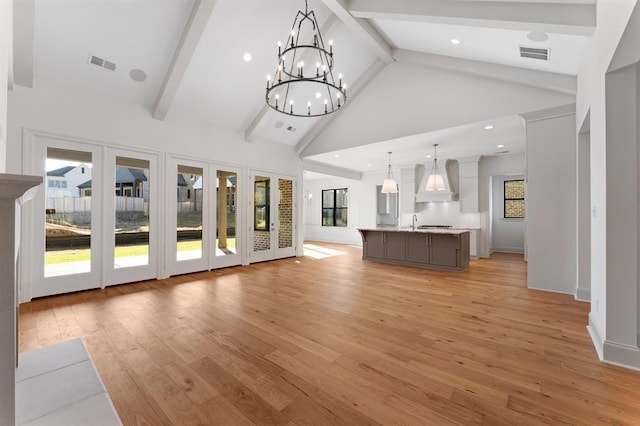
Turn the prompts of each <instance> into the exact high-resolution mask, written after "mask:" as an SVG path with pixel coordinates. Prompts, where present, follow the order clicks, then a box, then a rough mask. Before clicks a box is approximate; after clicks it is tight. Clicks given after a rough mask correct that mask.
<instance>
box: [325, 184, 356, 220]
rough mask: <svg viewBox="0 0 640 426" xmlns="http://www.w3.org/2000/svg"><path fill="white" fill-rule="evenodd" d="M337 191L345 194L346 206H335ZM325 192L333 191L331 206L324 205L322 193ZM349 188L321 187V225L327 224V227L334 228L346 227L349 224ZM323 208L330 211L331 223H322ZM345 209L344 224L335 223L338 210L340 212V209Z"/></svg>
mask: <svg viewBox="0 0 640 426" xmlns="http://www.w3.org/2000/svg"><path fill="white" fill-rule="evenodd" d="M338 191H344V194H345V198H346V203H345V204H346V206H345V207H337V204H338V203H337V201H338V199H337V198H338ZM325 192H333V207H325V205H324V193H325ZM348 194H349V188H333V189H323V190H322V192H321V196H322V198H321V200H322V201H321V205H322V206H321V208H322V209H321V220H320V221H321V224H322V226H327V227H336V228H347V227H348V226H349V197H348ZM325 210H331V211H332V219H333V221H332V222H333V223H332V224H325V223H324V211H325ZM343 210H344V211H346V213H347V215H346V216H347V217H346V219H345V224H344V225H338V224H336V219H337V218H338V214H337V213H338V211H340V212H342V211H343ZM340 217H342V215H340Z"/></svg>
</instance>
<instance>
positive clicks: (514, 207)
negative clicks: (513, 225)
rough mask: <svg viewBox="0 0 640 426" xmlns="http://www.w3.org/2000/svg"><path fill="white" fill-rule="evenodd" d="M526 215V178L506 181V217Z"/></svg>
mask: <svg viewBox="0 0 640 426" xmlns="http://www.w3.org/2000/svg"><path fill="white" fill-rule="evenodd" d="M523 217H524V179H519V180H505V181H504V218H505V219H513V218H523Z"/></svg>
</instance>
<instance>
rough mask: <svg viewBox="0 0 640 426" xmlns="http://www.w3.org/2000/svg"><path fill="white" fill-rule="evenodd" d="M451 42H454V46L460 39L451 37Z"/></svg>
mask: <svg viewBox="0 0 640 426" xmlns="http://www.w3.org/2000/svg"><path fill="white" fill-rule="evenodd" d="M451 44H455V45H456V46H457V45H459V44H460V40H458V39H457V38H452V39H451Z"/></svg>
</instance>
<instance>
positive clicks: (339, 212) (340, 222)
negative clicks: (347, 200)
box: [336, 209, 347, 226]
mask: <svg viewBox="0 0 640 426" xmlns="http://www.w3.org/2000/svg"><path fill="white" fill-rule="evenodd" d="M336 226H347V209H336Z"/></svg>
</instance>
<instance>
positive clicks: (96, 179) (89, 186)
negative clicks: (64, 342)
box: [21, 135, 103, 298]
mask: <svg viewBox="0 0 640 426" xmlns="http://www.w3.org/2000/svg"><path fill="white" fill-rule="evenodd" d="M25 149H26V152H27V153H28V155H29V157H27V158H30V159H32V162H31V164H29V165H27V171H28V173H31V174H39V175H41V176H43V177H44V184H43V185H42V186H41V187H40V188H39V189H38V192H37V194H36V197H35V199H34V200H33V203H30V204H31V205H30V206H28V209H27V211H30V212H31V215H32V220H31V221H29V223H30V224H31V226H27V229H26V230H25V232H26V233H27V235H28V236H29V237H30V238H29V240H30V241H31V242H32V244H33V245H32V246H30V250H29V253H30V255H29V256H28V258H25V259H23V260H22V263H21V265H22V279H23V280H24V282H31V283H32V286H31V291H30V294H26V295H25V296H26V298H32V297H40V296H47V295H52V294H60V293H68V292H72V291H80V290H87V289H92V288H98V287H101V286H102V281H101V273H102V258H103V247H102V245H101V244H100V242H101V241H100V230H101V226H102V223H103V208H102V199H103V198H102V195H103V194H102V182H103V179H102V176H103V174H102V171H103V169H102V164H103V150H102V148H101V147H100V146H97V145H91V144H85V143H76V142H72V141H67V140H62V139H58V138H53V137H44V136H40V135H32V139H31V141H30V143H29V144H28V145H27V146H26V147H25ZM25 290H26V289H25Z"/></svg>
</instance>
